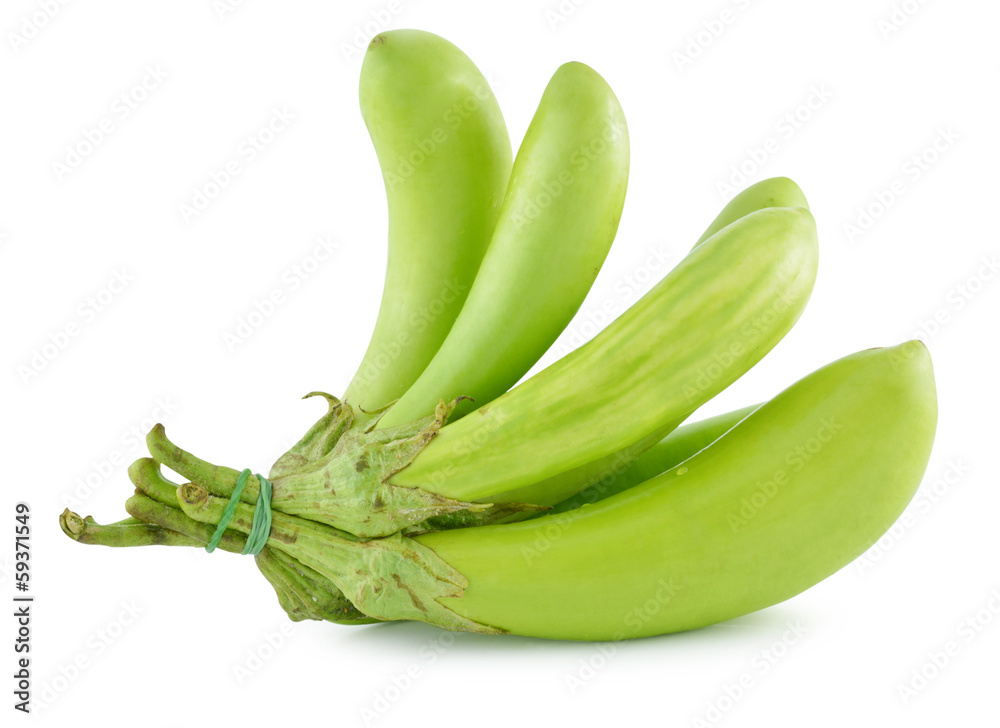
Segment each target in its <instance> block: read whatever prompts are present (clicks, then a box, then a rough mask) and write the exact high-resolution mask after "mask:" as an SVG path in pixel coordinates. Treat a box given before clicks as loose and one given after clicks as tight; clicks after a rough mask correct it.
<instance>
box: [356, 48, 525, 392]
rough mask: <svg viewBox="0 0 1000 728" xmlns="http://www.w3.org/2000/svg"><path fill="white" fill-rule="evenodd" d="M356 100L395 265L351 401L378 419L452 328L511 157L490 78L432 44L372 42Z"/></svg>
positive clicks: (486, 242)
mask: <svg viewBox="0 0 1000 728" xmlns="http://www.w3.org/2000/svg"><path fill="white" fill-rule="evenodd" d="M360 99H361V114H362V116H363V117H364V120H365V124H366V125H367V127H368V132H369V134H370V135H371V139H372V142H373V143H374V145H375V151H376V153H377V154H378V160H379V165H380V166H381V168H382V176H383V179H384V181H385V189H386V196H387V198H388V204H389V258H388V265H387V268H386V276H385V287H384V289H383V293H382V303H381V306H380V308H379V314H378V320H377V322H376V324H375V330H374V333H373V334H372V338H371V341H370V343H369V345H368V350H367V352H366V353H365V356H364V359H363V361H362V362H361V365H360V366H359V367H358V371H357V373H356V374H355V375H354V379H353V380H352V381H351V383H350V385H349V387H348V388H347V392H346V394H345V395H344V399H345V400H347V401H349V402H350V403H351V404H354V405H357V406H359V407H360V408H362V409H364V410H368V411H371V410H374V409H378V408H380V407H383V406H385V405H388V404H389V403H390V402H392V401H393V400H395V399H397V398H399V397H401V396H402V395H403V393H404V392H405V391H406V390H407V389H408V388H409V387H410V385H411V384H413V382H415V381H416V380H417V377H419V376H420V373H421V372H422V371H423V370H424V367H426V366H427V364H428V362H430V361H431V359H432V358H433V356H434V354H435V352H437V350H438V348H439V347H440V346H441V342H443V341H444V339H445V336H446V335H447V333H448V331H449V329H450V328H451V326H452V324H453V323H454V322H455V319H456V317H457V316H458V313H459V311H460V310H461V308H462V305H463V303H464V302H465V299H466V297H467V296H468V294H469V290H470V289H471V287H472V282H473V280H474V278H475V276H476V272H477V271H478V270H479V266H480V263H481V262H482V259H483V255H485V253H486V249H487V246H488V245H489V241H490V237H491V236H492V234H493V228H494V226H495V225H496V221H497V218H498V217H499V214H500V203H501V201H502V200H503V196H504V192H505V190H506V188H507V181H508V179H509V177H510V169H511V148H510V139H509V137H508V135H507V128H506V126H505V125H504V121H503V116H502V115H501V113H500V107H499V105H498V104H497V101H496V98H495V97H494V96H493V92H492V91H491V90H490V87H489V84H488V83H487V81H486V79H485V78H484V77H483V75H482V74H481V73H480V72H479V70H478V69H477V68H476V66H475V65H474V64H473V63H472V61H471V60H469V58H468V57H467V56H466V55H465V54H464V53H462V51H460V50H459V49H458V48H456V47H455V46H454V45H452V44H451V43H449V42H448V41H446V40H445V39H443V38H440V37H438V36H436V35H434V34H432V33H426V32H424V31H419V30H393V31H388V32H386V33H382V34H381V35H378V36H376V37H375V39H374V40H372V42H371V45H370V46H369V47H368V52H367V53H366V54H365V59H364V63H363V65H362V67H361V80H360Z"/></svg>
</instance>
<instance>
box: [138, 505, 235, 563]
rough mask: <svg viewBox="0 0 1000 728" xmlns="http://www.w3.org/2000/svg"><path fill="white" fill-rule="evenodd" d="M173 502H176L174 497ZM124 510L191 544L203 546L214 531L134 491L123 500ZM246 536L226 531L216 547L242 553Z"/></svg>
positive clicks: (210, 527) (174, 509)
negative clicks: (174, 533) (175, 534)
mask: <svg viewBox="0 0 1000 728" xmlns="http://www.w3.org/2000/svg"><path fill="white" fill-rule="evenodd" d="M174 502H175V503H176V502H177V499H176V497H175V498H174ZM125 510H126V511H128V512H129V513H131V514H132V515H133V516H135V517H136V518H139V519H141V520H143V521H146V522H147V523H152V524H155V525H157V526H160V527H161V528H165V529H167V530H170V531H173V532H176V533H178V534H181V535H183V536H184V537H185V538H187V539H189V540H190V541H191V544H190V545H191V546H197V547H203V546H204V545H205V544H207V543H208V542H209V540H210V539H211V538H212V533H213V532H214V531H215V529H214V528H212V526H210V525H208V524H206V523H198V522H197V521H195V520H193V519H191V518H188V517H187V516H186V515H184V512H183V511H181V510H179V509H178V508H176V507H174V508H171V507H170V506H167V505H164V504H163V503H159V502H157V501H155V500H153V499H152V498H149V497H148V496H145V495H143V494H141V493H136V494H135V495H133V496H132V497H131V498H129V499H128V500H127V501H125ZM245 545H246V536H244V535H243V534H240V533H233V532H232V531H226V532H225V534H223V536H222V540H221V541H220V542H219V546H218V548H220V549H222V550H223V551H228V552H230V553H234V554H240V553H243V547H244V546H245Z"/></svg>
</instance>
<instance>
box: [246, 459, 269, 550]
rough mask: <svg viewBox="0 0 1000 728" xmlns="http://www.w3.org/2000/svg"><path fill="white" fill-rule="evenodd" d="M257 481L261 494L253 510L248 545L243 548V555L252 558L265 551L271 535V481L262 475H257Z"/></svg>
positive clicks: (258, 495)
mask: <svg viewBox="0 0 1000 728" xmlns="http://www.w3.org/2000/svg"><path fill="white" fill-rule="evenodd" d="M248 472H249V471H248ZM257 481H258V482H259V483H260V493H258V494H257V505H255V506H254V509H253V525H252V526H250V533H249V535H247V544H246V546H244V547H243V553H244V554H248V555H252V556H256V555H257V554H259V553H260V552H261V551H262V550H263V549H264V546H265V545H266V544H267V538H268V536H270V535H271V481H270V480H268V479H267V478H265V477H264V476H263V475H261V474H260V473H257Z"/></svg>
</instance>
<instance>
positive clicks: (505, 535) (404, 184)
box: [61, 31, 937, 640]
mask: <svg viewBox="0 0 1000 728" xmlns="http://www.w3.org/2000/svg"><path fill="white" fill-rule="evenodd" d="M361 108H362V114H363V116H364V119H365V121H366V123H367V125H368V129H369V132H370V134H371V137H372V140H373V142H374V145H375V149H376V152H377V154H378V159H379V163H380V166H381V168H382V173H383V177H384V180H385V186H386V193H387V196H388V202H389V262H388V270H387V274H386V283H385V289H384V294H383V298H382V304H381V308H380V312H379V317H378V321H377V323H376V327H375V332H374V334H373V336H372V339H371V343H370V345H369V347H368V351H367V353H366V354H365V357H364V360H363V362H362V364H361V366H360V367H359V369H358V372H357V374H356V376H355V377H354V379H353V381H352V382H351V384H350V386H349V387H348V388H347V391H346V393H345V395H344V397H343V398H342V399H338V398H335V397H333V396H331V395H328V394H322V393H314V394H321V396H323V397H325V399H326V401H327V403H328V408H327V413H326V414H325V415H324V416H323V417H322V418H321V419H320V420H319V421H318V422H317V423H316V424H315V425H314V426H313V427H312V428H311V429H310V430H309V431H308V432H307V433H306V435H305V436H304V437H303V438H302V439H301V440H300V441H299V442H298V443H297V444H296V445H295V446H294V447H293V448H292V449H291V450H289V451H288V452H287V453H286V454H285V455H283V456H282V457H281V458H280V459H279V460H278V461H277V462H276V463H275V464H274V466H273V468H272V469H271V471H270V474H269V480H270V482H271V484H272V485H273V494H272V497H271V508H272V514H271V518H272V520H271V528H270V533H269V535H268V538H267V542H266V545H264V547H263V550H261V551H260V552H259V553H258V554H257V555H256V560H257V564H258V566H259V568H260V571H261V572H262V573H263V574H264V576H265V577H266V578H267V579H268V580H269V581H270V583H271V584H272V585H273V586H274V588H275V590H276V592H277V594H278V598H279V601H280V603H281V606H282V607H283V608H284V609H285V611H286V612H287V613H288V615H289V616H290V617H291V618H292V619H295V620H300V619H321V620H328V621H331V622H338V623H346V624H361V623H368V622H375V621H386V620H421V621H424V622H428V623H431V624H434V625H438V626H440V627H444V628H448V629H455V630H468V631H474V632H484V633H504V632H510V633H516V634H522V635H532V636H538V637H549V638H559V639H592V640H607V639H624V638H630V637H641V636H646V635H653V634H662V633H667V632H674V631H678V630H686V629H692V628H696V627H700V626H704V625H708V624H712V623H715V622H719V621H721V620H726V619H730V618H732V617H736V616H739V615H742V614H746V613H748V612H751V611H754V610H757V609H761V608H763V607H766V606H769V605H772V604H775V603H777V602H780V601H782V600H785V599H788V598H789V597H791V596H794V595H795V594H797V593H799V592H801V591H803V590H804V589H807V588H809V587H810V586H812V585H813V584H815V583H817V582H819V581H820V580H822V579H824V578H826V577H827V576H829V575H830V574H832V573H834V572H835V571H837V570H838V569H840V568H842V567H843V566H845V565H846V564H848V563H849V562H850V561H852V560H853V559H854V558H856V557H857V556H859V555H860V554H861V553H863V552H864V551H865V550H866V549H867V548H868V547H869V546H871V545H872V544H873V543H874V542H875V541H876V540H877V539H878V538H879V537H880V536H881V535H882V534H883V533H884V532H885V531H886V530H887V529H888V528H889V527H890V526H891V525H892V523H893V522H894V521H895V520H896V518H897V517H898V516H899V514H900V513H901V512H902V511H903V509H904V508H905V506H906V505H907V503H908V502H909V500H910V499H911V498H912V496H913V494H914V491H915V490H916V488H917V486H918V485H919V483H920V480H921V478H922V476H923V473H924V469H925V467H926V465H927V460H928V458H929V455H930V450H931V445H932V442H933V438H934V430H935V426H936V420H937V403H936V393H935V387H934V378H933V372H932V368H931V362H930V357H929V355H928V353H927V351H926V349H925V348H924V347H923V345H922V344H920V343H919V342H916V341H911V342H907V343H905V344H902V345H899V346H895V347H891V348H886V349H873V350H867V351H861V352H858V353H855V354H852V355H850V356H847V357H845V358H843V359H840V360H838V361H836V362H834V363H832V364H829V365H827V366H826V367H824V368H822V369H820V370H818V371H816V372H814V373H813V374H810V375H809V376H807V377H805V378H804V379H801V380H800V381H798V382H796V383H795V384H793V385H792V386H791V387H789V388H788V389H786V390H785V391H783V392H781V393H780V394H778V395H777V396H776V397H774V398H773V399H772V400H770V401H768V402H766V403H764V404H762V405H757V406H753V407H747V408H745V409H741V410H737V411H735V412H732V413H729V414H726V415H721V416H719V417H715V418H712V419H709V420H704V421H701V422H697V423H694V424H687V425H683V426H681V425H682V423H683V422H684V421H685V420H687V419H688V418H689V417H690V415H691V414H692V413H693V412H694V411H695V410H696V409H698V407H700V406H701V405H702V404H704V403H705V402H707V401H708V400H710V399H711V398H712V397H714V396H715V395H716V394H717V393H719V392H720V391H722V390H723V389H725V388H726V387H727V386H728V385H729V384H731V383H732V382H734V381H735V380H736V379H737V378H739V377H740V376H741V375H742V374H743V373H745V372H746V371H747V370H748V369H750V368H751V367H752V366H753V365H754V364H756V363H757V362H758V361H760V359H761V358H763V357H764V355H765V354H767V352H768V351H770V350H771V348H773V347H774V346H775V344H777V343H778V341H780V340H781V338H782V337H783V336H784V335H785V334H786V333H787V332H788V331H789V330H790V329H791V327H792V326H793V325H794V324H795V322H796V321H797V319H798V317H799V315H800V314H801V313H802V310H803V309H804V307H805V304H806V301H807V300H808V298H809V295H810V293H811V292H812V288H813V283H814V281H815V276H816V267H817V242H816V228H815V223H814V221H813V218H812V215H811V214H810V212H809V209H808V205H807V203H806V200H805V197H804V196H803V194H802V192H801V190H799V188H798V187H797V186H796V185H795V184H794V183H793V182H791V181H790V180H788V179H784V178H776V179H770V180H765V181H763V182H760V183H758V184H756V185H753V186H752V187H750V188H748V189H746V190H745V191H744V192H742V193H741V194H740V195H738V196H737V197H736V198H735V199H734V200H733V201H732V202H730V203H729V204H728V205H727V206H726V207H725V208H724V209H723V210H722V212H721V213H720V214H719V215H718V217H717V218H716V219H715V220H714V221H713V222H712V223H711V224H710V225H709V226H708V228H707V229H706V230H705V232H704V234H703V235H702V236H701V237H700V238H699V239H698V241H697V242H696V244H695V246H694V247H693V248H692V250H691V251H690V253H688V255H687V256H686V257H685V258H684V259H683V260H682V261H681V262H680V263H679V264H678V265H677V266H676V267H675V268H674V269H673V270H672V271H670V272H669V273H668V274H667V275H666V276H665V277H664V278H663V279H662V280H661V281H660V282H659V283H658V284H657V285H656V286H655V287H654V288H653V289H652V290H650V291H649V292H648V293H647V294H646V295H645V296H643V297H642V299H641V300H639V301H638V302H636V303H635V304H634V305H633V306H632V307H631V308H630V309H629V310H628V311H626V312H625V313H624V314H623V315H622V316H620V317H619V318H618V319H617V320H615V321H614V322H613V323H612V324H610V325H609V326H608V327H607V328H606V329H604V330H603V331H602V332H601V333H600V334H598V335H597V336H596V337H595V338H594V339H593V340H591V341H589V342H588V343H586V344H584V345H583V346H581V347H580V348H579V349H577V350H576V351H574V352H572V353H570V354H568V355H567V356H565V357H564V358H562V359H560V360H559V361H557V362H556V363H554V364H552V365H551V366H549V367H548V368H546V369H545V370H543V371H542V372H540V373H539V374H537V375H535V376H533V377H531V378H530V379H528V380H526V381H524V382H523V383H521V384H518V385H517V386H513V385H515V383H516V382H518V380H519V379H521V378H522V377H523V375H524V374H525V373H526V372H527V371H528V370H529V369H530V368H531V366H532V365H533V364H534V363H535V362H536V361H537V360H538V359H539V358H540V357H541V355H542V354H543V353H544V352H545V351H546V350H547V349H548V348H549V347H550V346H551V345H552V343H553V342H554V341H555V339H556V337H557V336H558V335H559V334H560V333H561V332H562V331H563V330H564V328H565V327H566V326H567V324H568V323H569V321H570V319H571V318H572V317H573V315H574V314H575V313H576V311H577V309H578V308H579V307H580V305H581V303H582V301H583V299H584V297H585V296H586V294H587V292H588V291H589V290H590V287H591V285H592V283H593V281H594V278H595V277H596V275H597V272H598V271H599V269H600V267H601V265H602V264H603V262H604V259H605V257H606V255H607V253H608V250H609V248H610V245H611V242H612V240H613V239H614V237H615V233H616V231H617V227H618V222H619V219H620V216H621V212H622V207H623V204H624V199H625V188H626V183H627V177H628V164H629V148H628V132H627V129H626V125H625V119H624V116H623V114H622V110H621V107H620V106H619V104H618V101H617V99H616V98H615V96H614V94H613V93H612V91H611V89H610V88H609V87H608V85H607V84H606V83H605V81H604V80H603V79H602V78H601V77H600V76H599V75H598V74H597V73H595V72H594V71H593V70H592V69H590V68H588V67H587V66H585V65H583V64H580V63H569V64H566V65H564V66H562V67H560V68H559V69H558V70H557V71H556V73H555V74H554V76H553V77H552V79H551V81H550V82H549V84H548V87H547V88H546V89H545V92H544V94H543V96H542V99H541V102H540V104H539V106H538V110H537V111H536V113H535V116H534V118H533V120H532V122H531V125H530V126H529V128H528V131H527V133H526V134H525V138H524V141H523V142H522V144H521V147H520V149H519V151H518V154H517V157H516V159H514V160H513V163H512V161H511V150H510V142H509V138H508V135H507V131H506V128H505V126H504V122H503V119H502V117H501V114H500V110H499V107H498V104H497V102H496V99H495V98H494V96H493V94H492V92H491V91H490V88H489V85H488V84H487V83H486V80H485V79H484V78H483V76H482V74H481V73H480V72H479V71H478V69H476V67H475V66H474V65H473V64H472V62H471V61H470V60H469V59H468V58H467V57H466V56H465V55H464V54H463V53H462V52H461V51H460V50H458V49H457V48H456V47H455V46H453V45H452V44H450V43H448V42H447V41H445V40H443V39H441V38H439V37H437V36H435V35H432V34H430V33H425V32H419V31H392V32H387V33H383V34H382V35H380V36H378V37H377V38H375V39H374V40H373V41H372V43H371V46H370V47H369V50H368V52H367V55H366V57H365V61H364V64H363V67H362V71H361ZM512 387H513V388H512ZM147 444H148V446H149V450H150V454H151V456H152V457H150V458H143V459H141V460H138V461H137V462H135V463H134V464H133V465H132V467H131V468H130V469H129V476H130V478H131V480H132V482H133V484H134V485H135V487H136V493H135V495H133V496H132V497H131V498H130V499H129V500H128V501H127V503H126V509H127V510H128V512H129V514H130V515H131V516H132V517H131V518H129V519H126V520H124V521H121V522H119V523H115V524H111V525H106V526H105V525H99V524H97V523H95V522H94V521H93V519H91V518H89V517H88V518H85V519H84V518H80V517H79V516H77V515H76V514H73V513H70V512H68V511H67V512H65V513H63V515H62V517H61V524H62V527H63V530H64V531H65V532H66V533H67V534H68V535H70V536H71V537H72V538H74V539H76V540H78V541H80V542H83V543H97V544H104V545H109V546H137V545H149V544H166V545H182V546H203V545H205V544H206V543H208V542H209V541H210V540H211V538H212V536H213V533H214V532H215V531H216V528H217V524H219V522H220V520H222V519H223V514H224V512H225V511H226V509H227V506H229V507H230V510H231V509H232V508H235V513H234V515H233V517H232V520H230V521H229V522H228V526H227V527H226V529H227V530H226V531H225V533H224V535H223V536H222V540H221V542H220V543H219V547H220V548H222V549H224V550H228V551H234V552H241V551H243V550H244V547H245V545H246V543H247V534H249V533H250V532H251V530H252V526H253V521H254V516H255V504H256V503H257V501H258V496H259V493H260V488H261V486H262V483H261V482H260V481H261V479H260V478H258V477H250V478H249V479H247V480H246V487H245V488H244V489H243V490H242V492H238V493H237V495H235V496H234V489H235V487H236V483H237V480H238V478H239V475H240V473H239V471H237V470H235V469H230V468H225V467H219V466H215V465H212V464H211V463H208V462H206V461H204V460H201V459H199V458H197V457H195V456H194V455H192V454H190V453H188V452H186V451H184V450H182V449H180V448H179V447H177V446H176V445H174V444H172V443H171V442H170V441H169V440H167V438H166V434H165V432H164V430H163V428H162V426H159V425H158V426H156V427H155V428H154V429H153V431H152V432H151V433H150V434H149V436H148V438H147ZM161 465H163V466H166V467H168V468H170V469H171V470H173V471H174V472H176V473H179V474H180V475H181V476H183V477H184V478H185V479H187V481H189V482H186V483H184V484H181V485H178V484H175V483H172V482H170V481H169V480H167V479H166V478H165V477H164V476H163V475H162V474H161V472H160V467H161Z"/></svg>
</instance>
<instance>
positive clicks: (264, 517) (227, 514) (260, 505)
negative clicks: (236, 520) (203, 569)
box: [205, 468, 271, 556]
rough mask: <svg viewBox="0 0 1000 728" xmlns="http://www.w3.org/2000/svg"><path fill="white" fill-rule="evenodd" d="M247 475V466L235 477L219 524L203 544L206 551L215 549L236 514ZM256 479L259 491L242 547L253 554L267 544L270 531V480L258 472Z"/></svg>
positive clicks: (248, 473) (245, 552) (248, 472)
mask: <svg viewBox="0 0 1000 728" xmlns="http://www.w3.org/2000/svg"><path fill="white" fill-rule="evenodd" d="M249 477H250V469H249V468H247V469H246V470H244V471H243V472H241V473H240V474H239V477H237V478H236V487H235V488H233V494H232V495H231V496H230V497H229V503H227V504H226V508H225V510H224V511H222V517H221V518H220V519H219V525H218V526H216V527H215V533H213V534H212V538H211V539H209V541H208V544H207V545H206V546H205V550H206V551H207V552H208V553H212V552H213V551H215V547H216V546H218V545H219V541H221V540H222V536H223V534H225V532H226V528H227V527H228V526H229V522H230V521H231V520H232V519H233V516H234V515H235V514H236V505H237V504H238V503H239V502H240V494H241V493H243V488H245V487H246V484H247V479H248V478H249ZM257 480H258V482H259V483H260V492H259V493H258V494H257V504H256V505H255V506H254V509H253V524H252V525H251V527H250V534H249V535H248V536H247V542H246V545H245V546H244V547H243V553H244V554H249V555H253V556H256V555H257V554H259V553H260V552H261V550H262V549H263V548H264V546H265V544H267V538H268V535H270V533H271V481H269V480H268V479H267V478H265V477H264V476H263V475H260V474H258V475H257Z"/></svg>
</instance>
